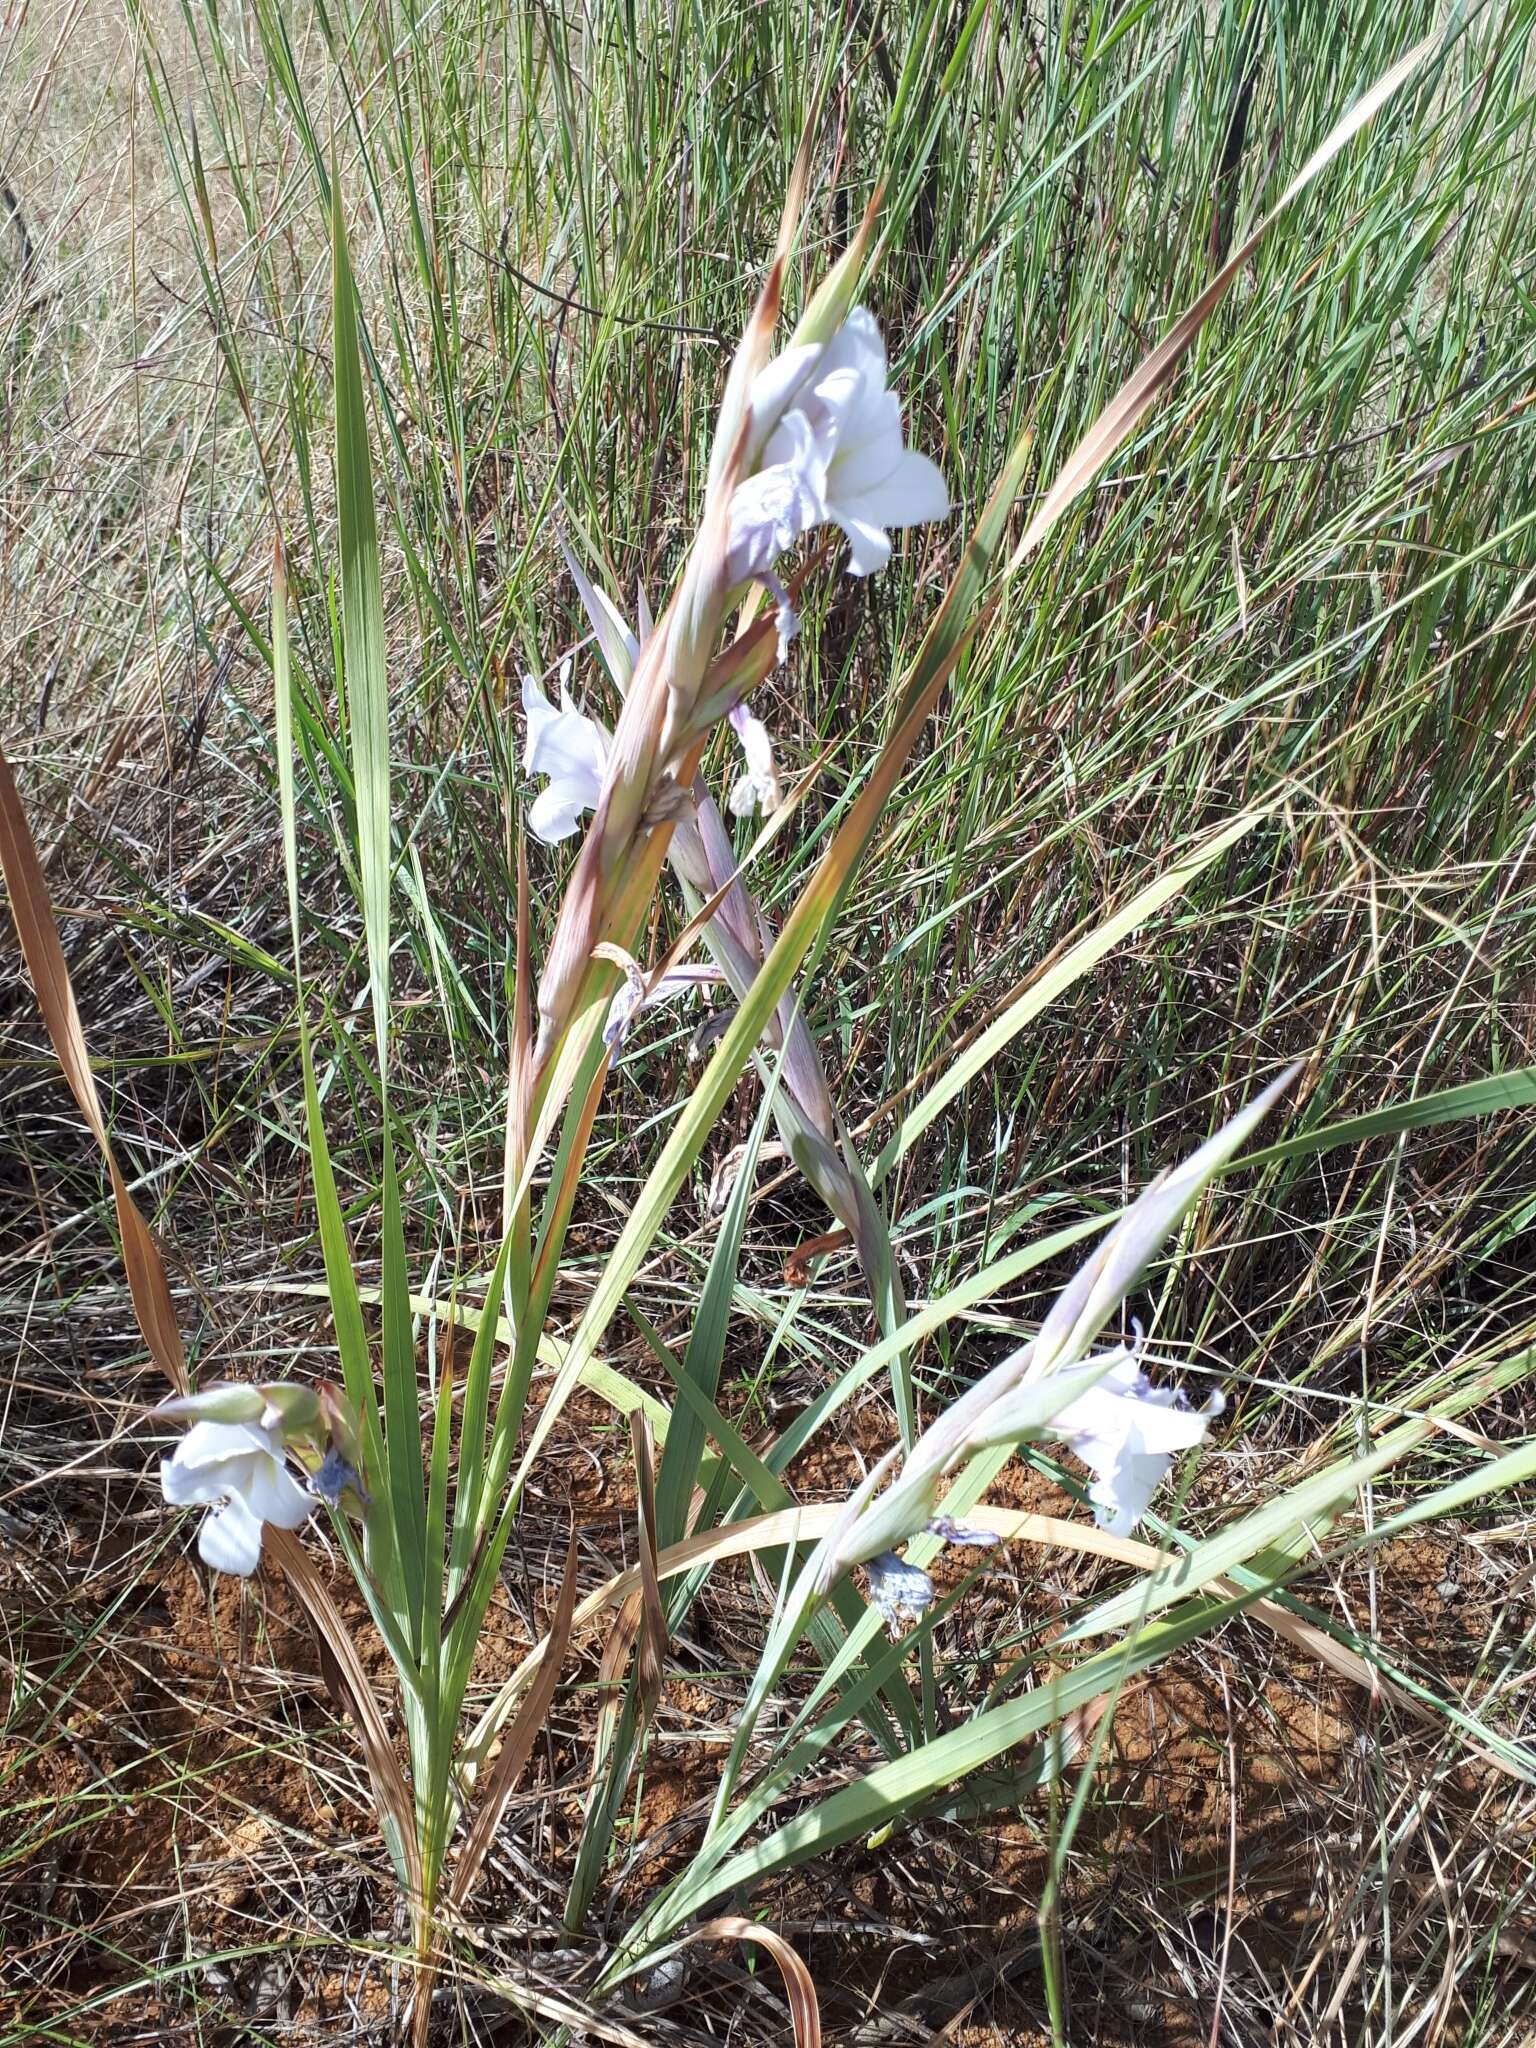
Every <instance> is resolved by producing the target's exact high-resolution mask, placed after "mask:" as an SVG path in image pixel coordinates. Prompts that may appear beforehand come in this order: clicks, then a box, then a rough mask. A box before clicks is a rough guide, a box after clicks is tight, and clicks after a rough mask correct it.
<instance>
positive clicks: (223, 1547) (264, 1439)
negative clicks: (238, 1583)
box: [160, 1422, 315, 1578]
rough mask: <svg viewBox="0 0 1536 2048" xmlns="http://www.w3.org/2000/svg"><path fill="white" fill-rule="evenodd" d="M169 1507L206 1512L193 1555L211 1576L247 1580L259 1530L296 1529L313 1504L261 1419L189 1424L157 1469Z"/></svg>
mask: <svg viewBox="0 0 1536 2048" xmlns="http://www.w3.org/2000/svg"><path fill="white" fill-rule="evenodd" d="M160 1490H161V1492H162V1493H163V1494H164V1495H165V1498H166V1499H167V1500H168V1501H169V1502H170V1504H171V1506H172V1507H177V1508H184V1507H206V1508H207V1509H208V1513H207V1514H206V1515H204V1517H203V1522H202V1527H201V1528H200V1529H199V1531H198V1535H197V1549H198V1555H199V1556H200V1557H201V1558H202V1560H203V1562H204V1564H206V1565H208V1566H210V1567H211V1568H212V1569H213V1570H214V1571H216V1572H234V1573H237V1574H238V1575H239V1576H240V1577H241V1578H248V1577H249V1576H250V1574H251V1573H252V1572H253V1571H255V1569H256V1567H257V1565H258V1563H259V1562H260V1561H261V1531H262V1525H263V1524H264V1523H267V1522H270V1523H271V1524H272V1526H273V1527H274V1528H275V1529H297V1528H298V1527H299V1525H300V1524H301V1523H302V1522H305V1521H307V1520H308V1519H309V1517H310V1515H311V1514H312V1513H313V1512H314V1508H315V1501H314V1497H313V1496H312V1495H311V1494H308V1493H306V1492H305V1491H304V1489H303V1487H302V1486H300V1485H299V1483H298V1481H297V1480H296V1479H295V1478H294V1477H293V1475H292V1473H291V1472H290V1471H289V1470H288V1468H287V1466H286V1464H285V1463H284V1462H283V1445H282V1438H281V1436H280V1435H279V1434H278V1432H277V1430H276V1429H275V1428H271V1427H268V1426H266V1425H265V1424H263V1423H260V1422H195V1423H193V1425H192V1427H191V1428H190V1429H189V1430H188V1431H187V1433H186V1435H185V1436H184V1437H183V1438H182V1440H181V1442H180V1443H179V1444H178V1445H177V1446H176V1450H175V1453H174V1455H173V1456H171V1457H169V1458H166V1459H165V1460H164V1461H163V1462H162V1464H161V1466H160Z"/></svg>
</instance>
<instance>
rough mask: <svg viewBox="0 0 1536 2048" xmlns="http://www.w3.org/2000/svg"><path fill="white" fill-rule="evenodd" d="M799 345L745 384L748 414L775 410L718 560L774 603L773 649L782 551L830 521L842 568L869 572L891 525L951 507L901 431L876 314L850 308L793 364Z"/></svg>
mask: <svg viewBox="0 0 1536 2048" xmlns="http://www.w3.org/2000/svg"><path fill="white" fill-rule="evenodd" d="M805 353H806V352H805V351H801V350H790V351H787V352H786V355H785V356H784V357H779V358H776V359H775V360H774V361H773V362H771V363H770V364H769V365H768V366H767V368H766V369H765V370H764V371H763V372H762V375H761V377H760V378H759V380H758V385H757V386H756V387H754V391H753V400H752V405H753V413H754V416H765V417H771V416H772V413H773V409H774V407H775V406H777V405H782V406H783V407H784V410H783V411H782V413H781V415H780V417H779V420H778V424H777V425H776V426H775V427H774V429H773V431H772V432H771V433H770V434H769V435H768V438H767V440H766V442H765V443H764V446H763V452H762V463H761V467H760V468H759V469H758V470H757V471H756V473H755V474H754V475H752V476H749V477H747V478H746V479H745V480H744V481H743V482H742V483H741V484H739V485H738V486H737V488H736V491H735V493H734V495H733V496H732V499H731V521H730V541H729V544H728V552H727V557H726V574H727V577H728V579H729V580H730V581H731V582H733V583H739V582H745V581H746V580H747V579H748V578H755V579H756V580H757V581H758V582H760V583H762V584H763V585H764V587H765V588H767V589H769V590H771V591H772V592H773V593H774V595H775V596H776V597H777V598H778V599H779V604H780V653H781V656H782V652H783V643H784V640H785V639H786V637H787V635H786V633H785V613H786V610H787V609H788V601H787V599H786V598H785V597H784V595H783V593H782V591H781V590H780V589H779V587H778V585H777V584H776V583H775V582H774V581H773V580H772V568H773V564H774V562H775V561H776V560H777V559H778V557H779V556H780V555H781V554H782V553H784V552H785V550H786V549H788V548H790V547H792V546H793V545H794V544H795V542H796V541H798V540H800V539H802V538H803V537H804V536H805V535H806V534H807V533H809V532H810V531H811V529H812V528H813V527H816V526H822V525H825V524H827V523H828V522H829V521H830V522H831V523H833V524H835V525H837V526H840V527H841V528H842V530H843V532H844V533H845V534H846V535H847V537H848V543H849V550H850V552H849V559H848V568H849V571H850V573H851V574H852V575H855V576H868V575H871V574H873V572H874V571H875V570H876V569H883V568H884V567H885V565H886V563H887V562H888V561H889V560H890V558H891V544H890V541H889V539H888V538H887V529H888V528H890V527H903V526H915V525H917V524H919V523H920V522H921V521H924V520H928V519H944V518H946V517H947V516H948V514H949V509H950V506H949V491H948V488H947V486H946V485H945V482H944V478H943V476H942V475H941V474H940V472H939V470H938V468H937V466H936V465H935V464H934V463H932V462H930V461H929V459H928V457H927V456H926V455H920V454H919V453H918V452H917V450H916V449H913V448H908V447H907V446H906V443H905V441H904V440H903V438H902V426H901V403H900V400H899V399H898V398H897V396H896V393H895V392H894V391H891V390H889V389H888V388H887V386H886V381H885V380H886V370H887V364H886V355H885V343H884V341H883V340H882V339H881V336H880V329H879V327H878V326H877V325H876V324H875V319H874V316H873V314H871V313H869V312H868V311H866V310H865V309H864V308H863V307H859V308H857V309H856V310H855V311H854V312H852V313H850V314H849V315H848V318H847V320H846V321H845V322H844V324H843V326H842V327H841V328H840V329H839V330H838V332H837V333H836V334H835V335H834V336H833V338H832V340H831V341H830V342H829V343H828V344H827V346H826V348H824V349H823V350H821V351H820V352H819V354H816V355H814V356H812V357H811V358H810V360H809V361H808V362H807V363H806V364H805V365H804V367H803V368H801V367H800V366H799V364H798V363H795V362H792V361H791V359H792V358H797V357H800V356H802V355H804V354H805ZM786 365H788V368H786ZM786 386H787V387H788V388H787V389H786ZM789 617H790V619H791V620H792V619H793V613H790V614H789Z"/></svg>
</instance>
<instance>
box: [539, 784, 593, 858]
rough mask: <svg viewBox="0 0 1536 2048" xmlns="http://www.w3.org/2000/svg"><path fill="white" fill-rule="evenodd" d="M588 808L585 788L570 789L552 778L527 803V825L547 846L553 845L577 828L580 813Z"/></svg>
mask: <svg viewBox="0 0 1536 2048" xmlns="http://www.w3.org/2000/svg"><path fill="white" fill-rule="evenodd" d="M590 809H591V806H590V804H588V803H587V802H586V800H585V792H584V791H582V790H577V791H575V792H572V791H571V790H570V789H569V788H568V787H567V786H566V785H565V784H564V783H559V782H552V783H551V784H550V785H549V787H548V789H541V790H540V791H539V793H538V795H537V796H536V797H535V798H534V800H533V802H532V803H531V804H530V805H529V806H528V829H529V831H530V832H531V833H532V834H533V835H534V837H535V838H536V839H542V840H543V842H544V844H545V845H546V846H554V845H555V844H556V843H557V842H558V841H560V840H562V839H569V838H570V836H571V834H572V833H573V832H579V831H580V829H581V814H582V812H583V811H585V810H590Z"/></svg>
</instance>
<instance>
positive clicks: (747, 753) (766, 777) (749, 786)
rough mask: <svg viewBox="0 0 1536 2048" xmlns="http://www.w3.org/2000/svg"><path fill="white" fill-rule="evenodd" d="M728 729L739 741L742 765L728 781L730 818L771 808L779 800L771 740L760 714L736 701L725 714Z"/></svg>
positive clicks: (777, 778) (774, 806)
mask: <svg viewBox="0 0 1536 2048" xmlns="http://www.w3.org/2000/svg"><path fill="white" fill-rule="evenodd" d="M726 716H727V718H728V720H729V722H730V727H731V730H732V732H734V733H735V735H736V737H737V739H738V740H740V742H741V752H742V759H743V760H744V762H745V764H746V765H745V767H744V768H743V769H742V772H741V773H740V775H738V776H737V778H736V780H735V781H734V782H733V783H732V784H731V793H730V795H729V796H728V797H727V798H726V804H727V806H728V808H729V810H730V813H731V816H732V817H733V818H750V817H751V815H752V813H753V812H754V811H758V810H762V811H772V810H775V809H777V807H778V802H779V772H778V769H777V768H776V767H775V766H774V761H773V740H772V738H771V737H770V735H769V732H768V728H767V726H766V725H764V723H763V721H762V720H761V719H760V718H754V717H753V715H752V713H751V712H750V711H749V710H748V709H747V707H746V705H745V704H744V703H743V704H737V705H735V706H733V708H732V709H731V710H730V711H729V712H728V713H727V714H726Z"/></svg>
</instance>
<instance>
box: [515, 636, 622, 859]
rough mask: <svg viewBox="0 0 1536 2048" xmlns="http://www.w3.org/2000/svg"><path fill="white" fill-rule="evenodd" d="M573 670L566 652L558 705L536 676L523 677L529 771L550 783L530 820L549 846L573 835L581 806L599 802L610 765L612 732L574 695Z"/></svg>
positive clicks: (525, 753)
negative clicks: (606, 769) (610, 737)
mask: <svg viewBox="0 0 1536 2048" xmlns="http://www.w3.org/2000/svg"><path fill="white" fill-rule="evenodd" d="M570 676H571V664H570V659H569V657H567V658H566V660H564V661H563V662H561V664H560V709H559V710H558V711H557V710H556V709H555V707H554V705H553V704H551V703H550V701H549V699H548V698H547V697H546V696H545V694H544V692H543V690H542V689H541V688H540V687H539V684H538V682H537V681H536V680H535V679H534V677H532V676H527V675H525V676H524V677H523V711H524V714H525V715H526V717H527V720H528V741H527V745H526V747H525V748H524V751H523V766H524V768H525V769H526V770H527V771H528V773H529V774H530V775H547V776H548V778H549V787H548V788H547V789H541V790H540V791H539V794H538V795H537V796H536V797H535V798H534V800H533V802H532V804H531V805H530V806H529V810H528V825H529V829H530V830H531V831H532V832H533V833H534V834H535V836H536V837H537V838H539V839H542V840H543V841H544V843H545V844H546V845H547V846H553V845H555V844H556V843H557V841H559V840H561V839H569V838H570V836H571V834H572V833H573V832H575V831H577V830H578V829H579V820H580V818H581V814H582V812H583V811H591V810H595V809H596V808H597V800H598V797H599V796H600V795H601V793H602V787H603V771H604V770H605V768H606V767H607V765H608V744H609V742H608V735H607V733H606V732H604V730H603V728H602V727H601V726H600V725H599V724H598V722H597V720H596V719H595V718H589V717H588V716H587V714H586V713H585V712H584V711H583V710H582V709H581V707H580V706H579V705H578V704H577V702H576V700H575V698H574V697H572V695H571V690H570Z"/></svg>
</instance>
